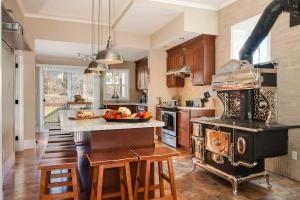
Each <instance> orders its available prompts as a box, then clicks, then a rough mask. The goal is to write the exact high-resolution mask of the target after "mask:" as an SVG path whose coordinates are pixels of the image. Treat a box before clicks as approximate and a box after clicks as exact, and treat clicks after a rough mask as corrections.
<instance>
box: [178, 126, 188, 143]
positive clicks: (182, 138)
mask: <svg viewBox="0 0 300 200" xmlns="http://www.w3.org/2000/svg"><path fill="white" fill-rule="evenodd" d="M178 144H179V145H181V146H184V147H190V134H189V131H187V130H184V129H180V128H179V129H178Z"/></svg>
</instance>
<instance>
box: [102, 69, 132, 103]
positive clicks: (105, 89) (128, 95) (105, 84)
mask: <svg viewBox="0 0 300 200" xmlns="http://www.w3.org/2000/svg"><path fill="white" fill-rule="evenodd" d="M110 72H111V73H125V97H121V96H120V94H119V99H118V100H121V101H128V100H129V99H130V89H129V88H130V78H129V76H130V70H129V69H110V70H109V71H107V72H105V73H104V83H103V100H104V101H114V100H115V99H112V98H111V97H108V96H107V95H106V91H107V85H110V84H107V83H106V80H107V73H110ZM111 85H115V84H111ZM115 86H116V85H115ZM119 86H122V84H119Z"/></svg>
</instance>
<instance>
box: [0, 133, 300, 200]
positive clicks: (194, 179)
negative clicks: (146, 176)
mask: <svg viewBox="0 0 300 200" xmlns="http://www.w3.org/2000/svg"><path fill="white" fill-rule="evenodd" d="M44 138H45V137H41V139H40V140H39V145H38V148H37V149H36V150H26V151H24V152H21V153H17V154H16V164H15V166H14V168H12V169H11V171H10V173H9V174H8V175H7V176H6V177H5V179H4V184H3V185H4V188H3V189H4V191H3V195H4V196H3V199H4V200H25V199H26V200H35V199H38V196H39V177H40V175H39V171H38V164H39V160H40V159H41V156H42V153H43V147H44V144H45V139H44ZM174 170H175V181H176V187H177V193H178V199H179V200H204V199H207V200H227V199H228V200H230V199H234V200H250V199H255V200H263V199H268V200H299V199H300V182H297V181H294V180H291V179H288V178H285V177H281V176H277V175H274V174H271V184H272V186H273V188H272V189H271V190H268V189H267V185H266V183H265V181H264V180H256V181H252V182H249V183H243V184H242V185H241V187H240V193H239V195H236V196H234V195H232V189H231V185H230V184H229V183H228V182H227V181H224V180H223V179H221V178H219V177H217V176H214V175H212V174H210V173H208V172H206V171H204V170H201V169H197V170H196V171H195V172H193V171H192V170H193V166H192V162H191V156H190V155H186V154H182V155H181V156H179V157H176V158H175V159H174ZM165 185H167V184H165Z"/></svg>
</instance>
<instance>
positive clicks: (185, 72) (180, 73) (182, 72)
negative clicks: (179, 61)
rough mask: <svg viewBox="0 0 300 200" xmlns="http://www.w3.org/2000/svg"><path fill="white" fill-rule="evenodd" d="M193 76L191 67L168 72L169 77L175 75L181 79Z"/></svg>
mask: <svg viewBox="0 0 300 200" xmlns="http://www.w3.org/2000/svg"><path fill="white" fill-rule="evenodd" d="M190 74H191V68H190V67H189V66H182V67H178V68H175V69H171V70H169V71H168V72H167V75H175V76H179V77H186V76H189V75H190Z"/></svg>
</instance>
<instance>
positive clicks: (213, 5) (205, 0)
mask: <svg viewBox="0 0 300 200" xmlns="http://www.w3.org/2000/svg"><path fill="white" fill-rule="evenodd" d="M151 1H156V2H161V3H168V4H175V5H181V6H188V7H193V8H204V9H213V10H218V9H220V8H223V7H225V6H227V5H229V4H231V3H233V2H234V1H236V0H151Z"/></svg>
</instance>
